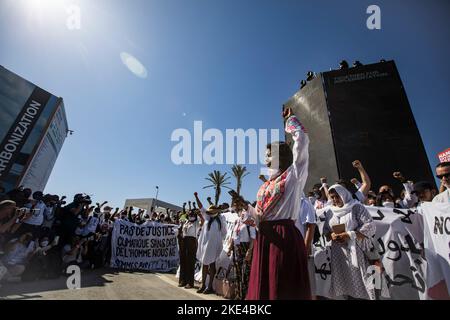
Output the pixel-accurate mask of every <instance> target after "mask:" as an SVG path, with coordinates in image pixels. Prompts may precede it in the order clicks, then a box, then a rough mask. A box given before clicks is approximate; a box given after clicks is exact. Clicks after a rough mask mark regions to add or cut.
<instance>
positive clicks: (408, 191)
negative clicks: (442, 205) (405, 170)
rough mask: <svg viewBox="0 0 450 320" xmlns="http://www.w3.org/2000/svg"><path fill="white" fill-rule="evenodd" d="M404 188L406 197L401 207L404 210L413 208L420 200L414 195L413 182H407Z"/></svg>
mask: <svg viewBox="0 0 450 320" xmlns="http://www.w3.org/2000/svg"><path fill="white" fill-rule="evenodd" d="M403 188H404V189H405V196H404V197H403V199H402V201H401V205H402V207H403V208H405V209H406V208H413V207H414V206H415V205H416V204H417V202H419V199H418V198H417V196H416V195H415V194H413V193H412V192H413V189H414V184H413V183H412V182H405V183H404V184H403Z"/></svg>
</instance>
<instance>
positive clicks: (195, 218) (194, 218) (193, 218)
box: [189, 217, 197, 222]
mask: <svg viewBox="0 0 450 320" xmlns="http://www.w3.org/2000/svg"><path fill="white" fill-rule="evenodd" d="M195 220H197V217H189V221H190V222H194V221H195Z"/></svg>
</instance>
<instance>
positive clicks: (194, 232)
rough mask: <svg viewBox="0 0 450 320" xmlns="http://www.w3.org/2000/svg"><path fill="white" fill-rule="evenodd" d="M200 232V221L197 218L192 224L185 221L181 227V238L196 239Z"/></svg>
mask: <svg viewBox="0 0 450 320" xmlns="http://www.w3.org/2000/svg"><path fill="white" fill-rule="evenodd" d="M199 230H200V219H199V218H197V220H195V221H194V222H190V221H187V222H185V223H184V225H183V237H193V238H198V232H199Z"/></svg>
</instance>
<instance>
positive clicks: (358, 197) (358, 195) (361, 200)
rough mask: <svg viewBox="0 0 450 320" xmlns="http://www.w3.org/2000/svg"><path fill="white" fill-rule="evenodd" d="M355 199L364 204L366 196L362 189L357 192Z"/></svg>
mask: <svg viewBox="0 0 450 320" xmlns="http://www.w3.org/2000/svg"><path fill="white" fill-rule="evenodd" d="M355 197H356V198H357V199H358V201H359V202H361V203H364V202H365V201H366V196H365V195H364V193H362V192H361V189H358V190H357V191H356V192H355Z"/></svg>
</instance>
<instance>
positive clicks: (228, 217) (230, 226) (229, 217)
mask: <svg viewBox="0 0 450 320" xmlns="http://www.w3.org/2000/svg"><path fill="white" fill-rule="evenodd" d="M222 216H223V217H224V218H225V221H226V223H227V234H226V235H225V240H224V241H223V249H224V251H225V252H227V253H228V249H229V243H230V239H231V238H232V235H233V230H234V227H235V223H236V221H237V220H238V219H239V215H238V214H237V213H236V212H232V211H227V212H224V213H222Z"/></svg>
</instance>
